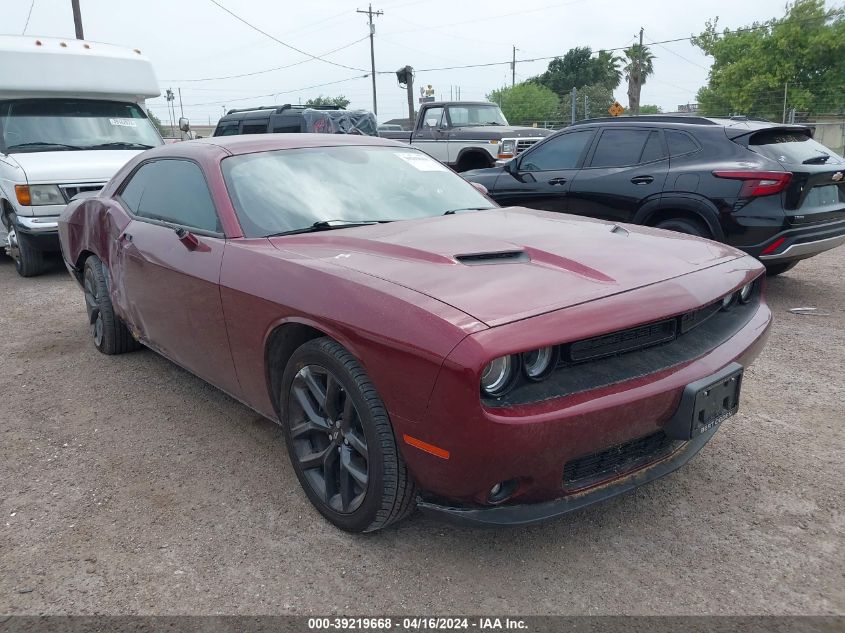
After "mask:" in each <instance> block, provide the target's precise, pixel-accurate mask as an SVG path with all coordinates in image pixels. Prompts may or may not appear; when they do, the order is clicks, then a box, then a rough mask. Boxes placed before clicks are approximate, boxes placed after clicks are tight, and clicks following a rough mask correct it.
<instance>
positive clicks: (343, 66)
mask: <svg viewBox="0 0 845 633" xmlns="http://www.w3.org/2000/svg"><path fill="white" fill-rule="evenodd" d="M209 2H211V3H212V4H213V5H215V6H217V7H219V8H220V9H222V10H223V11H225V12H226V13H228V14H229V15H231V16H232V17H233V18H235V19H236V20H238V21H239V22H242V23H243V24H245V25H247V26H248V27H249V28H251V29H252V30H254V31H258V32H259V33H261V34H262V35H264V36H266V37H269V38H270V39H271V40H273V41H274V42H277V43H279V44H281V45H282V46H284V47H285V48H289V49H290V50H292V51H296V52H297V53H299V54H300V55H305V56H306V57H310V58H311V59H316V60H318V61H321V62H325V63H326V64H331V65H332V66H337V67H339V68H346V69H347V70H360V71H361V72H366V71H365V70H364V69H363V68H355V67H354V66H347V65H346V64H340V63H338V62H333V61H331V60H330V59H323V58H322V57H320V56H319V55H312V54H311V53H309V52H307V51H304V50H302V49H300V48H297V47H296V46H293V45H291V44H288V43H287V42H283V41H282V40H280V39H279V38H277V37H275V36H274V35H271V34H270V33H268V32H267V31H265V30H263V29H261V28H259V27H257V26H255V25H254V24H252V23H251V22H247V21H246V20H244V19H243V18H242V17H241V16H239V15H238V14H237V13H234V12H233V11H230V10H229V9H227V8H226V7H224V6H223V5H222V4H220V3H219V2H217V0H209Z"/></svg>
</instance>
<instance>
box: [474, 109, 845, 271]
mask: <svg viewBox="0 0 845 633" xmlns="http://www.w3.org/2000/svg"><path fill="white" fill-rule="evenodd" d="M462 175H463V176H464V177H465V178H467V179H468V180H470V181H473V182H477V183H480V184H483V185H484V186H485V187H487V190H488V192H489V195H490V196H491V197H492V198H493V199H494V200H495V201H496V202H498V203H500V204H502V205H506V206H526V207H532V208H535V209H545V210H548V211H559V212H562V213H572V214H576V215H585V216H590V217H595V218H600V219H604V220H609V221H613V222H629V223H633V224H643V225H647V226H655V227H658V228H663V229H669V230H673V231H678V232H681V233H688V234H691V235H698V236H702V237H708V238H711V239H715V240H718V241H720V242H725V243H727V244H730V245H731V246H735V247H737V248H740V249H742V250H744V251H745V252H747V253H749V254H751V255H753V256H755V257H757V258H758V259H760V261H762V262H763V263H764V264H765V266H766V270H767V272H768V274H770V275H777V274H780V273H783V272H786V271H787V270H789V269H790V268H792V267H793V266H795V264H796V263H798V261H800V260H802V259H806V258H807V257H812V256H813V255H817V254H819V253H821V252H823V251H826V250H829V249H831V248H834V247H836V246H838V245H840V244H843V243H845V160H843V158H842V157H841V156H838V155H837V154H835V153H834V152H833V151H831V150H830V149H828V148H827V147H825V146H824V145H822V144H820V143H818V142H817V141H815V140H813V131H812V129H811V128H810V127H807V126H803V125H781V124H779V123H772V122H769V121H759V120H752V119H747V118H745V117H734V118H730V119H719V118H706V117H698V116H669V115H664V116H660V115H654V116H640V117H620V118H602V119H590V120H586V121H582V122H580V123H577V124H575V125H572V126H570V127H567V128H565V129H563V130H561V131H560V132H558V133H556V134H554V135H552V136H550V137H548V138H546V139H544V140H543V141H541V142H539V143H537V144H536V145H534V146H533V147H532V148H530V149H528V150H526V151H525V152H524V153H523V154H522V155H520V156H518V157H517V158H514V159H513V160H511V161H509V162H508V163H506V164H505V165H503V166H500V167H495V168H491V169H478V170H474V171H469V172H465V173H464V174H462Z"/></svg>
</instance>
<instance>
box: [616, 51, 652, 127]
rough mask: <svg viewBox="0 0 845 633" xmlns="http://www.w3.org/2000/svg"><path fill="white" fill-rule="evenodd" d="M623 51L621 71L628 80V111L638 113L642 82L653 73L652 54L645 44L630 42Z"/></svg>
mask: <svg viewBox="0 0 845 633" xmlns="http://www.w3.org/2000/svg"><path fill="white" fill-rule="evenodd" d="M623 52H624V53H625V59H626V63H625V67H624V68H623V72H624V73H625V80H626V81H627V82H628V111H629V112H630V113H631V114H639V113H640V94H641V93H642V89H643V84H644V83H645V82H646V79H648V78H649V77H650V76H651V75H653V74H654V63H653V62H654V55H652V53H651V51H650V50H649V49H648V46H646V45H645V44H643V45H642V46H641V45H640V44H632V45H631V46H629V47H628V48H626V49H625V50H624V51H623Z"/></svg>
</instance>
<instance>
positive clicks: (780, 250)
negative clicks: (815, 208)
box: [751, 222, 845, 264]
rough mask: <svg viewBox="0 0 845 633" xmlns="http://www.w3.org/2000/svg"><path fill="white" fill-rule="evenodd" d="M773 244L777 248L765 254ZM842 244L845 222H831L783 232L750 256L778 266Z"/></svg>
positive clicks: (844, 235) (844, 242) (844, 241)
mask: <svg viewBox="0 0 845 633" xmlns="http://www.w3.org/2000/svg"><path fill="white" fill-rule="evenodd" d="M774 244H777V246H776V247H775V248H774V249H773V250H772V251H771V252H768V253H767V252H766V249H767V248H770V247H771V246H772V245H774ZM842 244H845V222H832V223H828V224H820V225H819V224H816V225H810V226H802V227H797V228H792V229H789V230H787V231H783V232H781V233H778V234H777V235H775V236H773V237H772V238H771V239H769V240H768V241H767V242H766V243H765V244H762V245H761V246H759V247H758V248H757V249H755V251H756V252H753V253H751V254H752V255H756V256H757V257H758V259H760V261H762V262H764V263H766V264H779V263H786V262H790V261H798V260H801V259H807V258H808V257H813V256H814V255H818V254H819V253H823V252H825V251H828V250H830V249H832V248H836V247H837V246H841V245H842Z"/></svg>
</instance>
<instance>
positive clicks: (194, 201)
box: [120, 159, 220, 233]
mask: <svg viewBox="0 0 845 633" xmlns="http://www.w3.org/2000/svg"><path fill="white" fill-rule="evenodd" d="M120 197H121V199H122V200H123V202H124V204H126V206H127V207H128V208H129V210H130V211H132V213H133V214H135V215H136V216H138V217H141V218H149V219H151V220H159V221H162V222H172V223H173V224H181V225H183V226H187V227H190V228H194V229H200V230H203V231H211V232H214V233H219V232H220V221H219V220H218V218H217V211H216V210H215V208H214V204H213V203H212V201H211V193H210V192H209V191H208V185H207V184H206V182H205V178H204V177H203V175H202V171H200V168H199V167H197V165H196V164H194V163H192V162H190V161H186V160H176V159H164V160H157V161H153V162H150V163H146V164H145V165H142V166H141V168H140V169H139V170H138V171H136V172H135V174H134V175H133V176H132V179H131V180H130V181H129V183H128V184H126V186H125V187H124V188H123V191H122V192H121V194H120Z"/></svg>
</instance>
